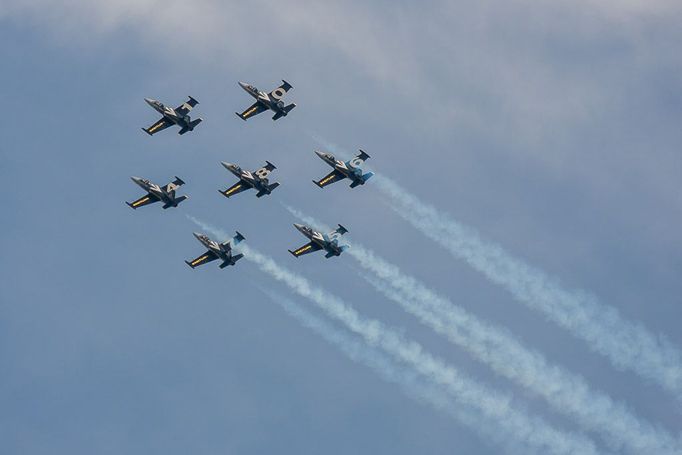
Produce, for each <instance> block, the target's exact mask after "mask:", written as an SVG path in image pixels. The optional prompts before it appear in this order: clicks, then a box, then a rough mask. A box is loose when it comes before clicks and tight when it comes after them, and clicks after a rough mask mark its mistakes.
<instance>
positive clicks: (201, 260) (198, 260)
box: [191, 254, 208, 267]
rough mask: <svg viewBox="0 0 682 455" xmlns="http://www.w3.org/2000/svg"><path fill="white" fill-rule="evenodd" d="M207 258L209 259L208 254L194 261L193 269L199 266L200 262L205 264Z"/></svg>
mask: <svg viewBox="0 0 682 455" xmlns="http://www.w3.org/2000/svg"><path fill="white" fill-rule="evenodd" d="M207 257H208V254H204V255H203V256H201V257H198V258H196V259H195V260H193V261H192V264H191V265H192V267H194V266H195V265H197V264H199V263H200V262H203V261H204V260H205V259H206V258H207Z"/></svg>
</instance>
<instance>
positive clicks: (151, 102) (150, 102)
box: [144, 98, 156, 106]
mask: <svg viewBox="0 0 682 455" xmlns="http://www.w3.org/2000/svg"><path fill="white" fill-rule="evenodd" d="M144 100H145V101H146V102H147V104H149V105H150V106H153V105H154V103H156V100H153V99H151V98H145V99H144Z"/></svg>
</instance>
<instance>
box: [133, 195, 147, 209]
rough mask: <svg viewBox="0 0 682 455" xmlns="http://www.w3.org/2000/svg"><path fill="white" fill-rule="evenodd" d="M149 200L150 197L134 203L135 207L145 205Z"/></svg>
mask: <svg viewBox="0 0 682 455" xmlns="http://www.w3.org/2000/svg"><path fill="white" fill-rule="evenodd" d="M148 200H149V196H147V197H145V198H142V199H140V200H139V201H135V202H133V207H137V206H138V205H141V204H144V203H145V202H147V201H148Z"/></svg>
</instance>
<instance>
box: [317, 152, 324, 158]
mask: <svg viewBox="0 0 682 455" xmlns="http://www.w3.org/2000/svg"><path fill="white" fill-rule="evenodd" d="M315 155H317V156H319V157H320V158H322V159H324V153H323V152H320V151H319V150H315Z"/></svg>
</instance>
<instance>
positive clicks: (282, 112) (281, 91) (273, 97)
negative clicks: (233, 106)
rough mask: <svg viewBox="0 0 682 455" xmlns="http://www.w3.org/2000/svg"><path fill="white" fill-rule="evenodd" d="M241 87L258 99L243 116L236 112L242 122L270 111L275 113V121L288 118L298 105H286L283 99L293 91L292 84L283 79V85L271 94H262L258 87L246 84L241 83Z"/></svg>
mask: <svg viewBox="0 0 682 455" xmlns="http://www.w3.org/2000/svg"><path fill="white" fill-rule="evenodd" d="M239 86H240V87H241V88H243V89H244V90H245V91H246V93H248V94H249V95H251V96H253V97H254V98H256V102H255V103H253V104H252V105H251V106H249V107H248V108H247V109H246V110H245V111H244V112H242V113H241V114H240V113H239V112H235V114H237V115H238V116H239V118H241V119H242V120H247V119H250V118H251V117H253V116H254V115H258V114H260V113H261V112H265V111H267V110H268V109H269V110H271V111H273V112H274V113H275V115H274V116H273V117H272V119H273V120H277V119H278V118H280V117H286V115H287V114H288V113H289V111H290V110H292V109H293V108H295V107H296V104H294V103H291V104H289V105H288V106H285V105H284V101H282V98H283V97H284V95H285V94H286V93H287V92H288V91H289V89H291V84H289V83H288V82H287V81H285V80H283V79H282V85H280V86H279V87H277V88H276V89H274V90H273V91H271V92H270V93H265V92H261V91H260V90H258V89H257V88H256V87H254V86H253V85H251V84H247V83H245V82H240V83H239Z"/></svg>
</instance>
